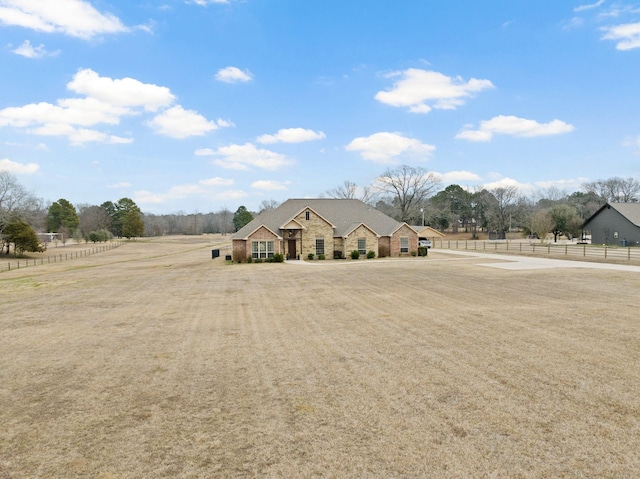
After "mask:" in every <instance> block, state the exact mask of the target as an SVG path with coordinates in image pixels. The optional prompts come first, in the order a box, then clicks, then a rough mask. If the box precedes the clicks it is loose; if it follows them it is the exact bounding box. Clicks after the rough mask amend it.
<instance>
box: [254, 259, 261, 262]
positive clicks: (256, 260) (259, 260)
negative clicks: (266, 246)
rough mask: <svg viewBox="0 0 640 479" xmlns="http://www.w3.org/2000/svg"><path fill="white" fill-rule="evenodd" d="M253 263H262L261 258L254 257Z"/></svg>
mask: <svg viewBox="0 0 640 479" xmlns="http://www.w3.org/2000/svg"><path fill="white" fill-rule="evenodd" d="M254 263H262V258H256V259H255V260H254Z"/></svg>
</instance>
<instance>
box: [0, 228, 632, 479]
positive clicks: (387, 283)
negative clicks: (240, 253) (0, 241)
mask: <svg viewBox="0 0 640 479" xmlns="http://www.w3.org/2000/svg"><path fill="white" fill-rule="evenodd" d="M219 241H221V240H220V239H217V238H214V237H184V238H162V239H155V240H150V241H138V242H132V243H128V244H125V245H123V246H121V247H119V248H116V249H114V250H111V251H106V252H103V253H100V254H96V255H93V256H89V257H87V258H82V259H79V260H74V261H69V262H66V263H60V264H55V265H53V264H52V265H43V266H38V267H33V268H28V269H21V270H18V271H13V270H12V271H11V272H4V273H2V274H0V288H1V289H0V291H1V298H2V299H1V300H0V304H1V309H0V478H2V479H6V478H12V479H13V478H80V477H86V478H103V479H106V478H109V479H113V478H160V477H167V478H169V477H171V478H173V477H176V478H218V477H219V478H244V477H267V478H269V477H274V478H275V477H302V478H313V477H317V478H325V477H326V478H414V477H447V478H448V477H472V478H473V477H478V478H480V477H486V478H518V477H522V478H529V477H530V478H534V477H535V478H540V477H550V478H551V477H554V478H555V477H609V478H620V477H625V478H626V477H629V478H630V477H637V475H638V471H640V318H639V316H640V315H639V314H638V310H639V302H638V301H639V299H638V298H639V293H640V274H638V273H629V272H623V271H602V270H590V269H585V270H582V269H581V270H575V269H557V270H549V269H544V270H528V271H527V270H501V269H495V268H489V267H486V266H483V265H482V264H484V263H487V261H488V260H486V259H484V260H483V259H478V258H473V257H464V256H463V257H457V256H456V257H452V256H449V255H446V254H444V253H438V252H437V251H434V252H431V253H430V255H429V257H428V258H411V259H403V260H360V261H358V262H351V261H342V262H340V261H326V262H314V263H313V264H302V265H294V264H243V265H229V264H225V262H224V261H223V260H221V259H217V260H211V259H210V258H211V254H210V249H211V248H212V247H213V248H215V247H218V246H219V245H220V243H217V242H219ZM491 261H498V260H491Z"/></svg>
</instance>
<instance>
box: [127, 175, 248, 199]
mask: <svg viewBox="0 0 640 479" xmlns="http://www.w3.org/2000/svg"><path fill="white" fill-rule="evenodd" d="M233 183H234V181H233V180H232V179H224V178H207V179H204V180H200V181H198V182H197V183H186V184H182V185H175V186H172V187H171V188H169V190H168V191H166V192H164V193H153V192H151V191H147V190H140V191H135V192H134V193H133V200H134V201H135V202H136V203H140V204H163V203H169V202H171V201H174V200H180V199H184V198H189V197H201V198H203V199H206V200H207V201H209V200H213V201H219V200H232V199H239V198H244V197H245V196H247V194H246V193H245V192H244V191H241V190H224V189H221V187H225V186H230V185H232V184H233Z"/></svg>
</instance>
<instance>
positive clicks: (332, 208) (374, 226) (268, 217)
mask: <svg viewBox="0 0 640 479" xmlns="http://www.w3.org/2000/svg"><path fill="white" fill-rule="evenodd" d="M307 208H309V209H310V210H312V211H313V212H314V213H315V214H317V215H318V216H319V217H321V218H322V219H324V220H325V221H326V222H327V223H328V224H330V225H331V226H332V227H333V229H334V235H335V236H341V237H344V236H345V232H347V231H349V229H350V228H351V227H352V225H354V224H357V225H360V224H362V223H364V224H365V225H366V226H367V227H368V228H369V229H370V230H371V231H373V232H374V233H375V234H377V235H378V236H391V235H392V234H393V233H394V231H396V230H397V229H398V228H399V227H401V226H402V225H403V224H404V223H401V222H399V221H396V220H394V219H393V218H391V217H390V216H387V215H385V214H384V213H382V212H381V211H378V210H376V209H375V208H373V207H372V206H369V205H367V204H366V203H363V202H362V201H360V200H353V199H334V198H311V199H290V200H287V201H285V202H284V203H282V204H281V205H280V206H279V207H278V208H275V209H274V210H271V211H265V212H264V213H262V214H260V215H258V216H257V217H256V218H254V219H253V220H252V221H251V222H250V223H249V224H247V225H246V226H244V227H243V228H241V229H240V230H238V232H237V233H235V234H234V235H233V236H232V237H231V238H232V239H245V238H246V237H247V236H248V235H249V234H250V233H252V232H253V231H255V230H256V229H257V228H258V227H259V226H260V225H264V226H266V227H267V228H268V229H269V230H271V231H272V232H276V231H277V232H279V231H280V230H281V229H282V227H283V226H284V225H286V224H287V223H288V222H289V221H291V220H292V219H294V218H295V217H296V216H297V215H298V214H300V213H302V212H303V211H305V209H307Z"/></svg>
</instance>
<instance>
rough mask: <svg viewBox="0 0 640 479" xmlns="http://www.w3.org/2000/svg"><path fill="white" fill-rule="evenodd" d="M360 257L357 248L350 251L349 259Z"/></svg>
mask: <svg viewBox="0 0 640 479" xmlns="http://www.w3.org/2000/svg"><path fill="white" fill-rule="evenodd" d="M358 258H360V252H359V251H358V250H357V249H354V250H353V251H352V252H351V259H358Z"/></svg>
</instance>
